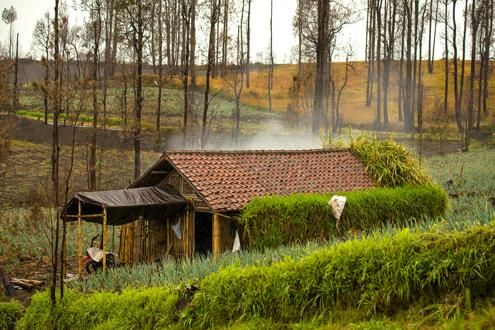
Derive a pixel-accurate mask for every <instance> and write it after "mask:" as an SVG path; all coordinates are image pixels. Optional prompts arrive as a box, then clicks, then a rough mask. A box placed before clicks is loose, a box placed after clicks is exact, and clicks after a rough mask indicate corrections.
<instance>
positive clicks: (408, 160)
mask: <svg viewBox="0 0 495 330" xmlns="http://www.w3.org/2000/svg"><path fill="white" fill-rule="evenodd" d="M351 150H352V151H353V152H354V153H355V154H356V155H358V156H359V158H360V159H361V160H362V161H363V163H364V164H365V165H366V169H367V170H368V172H369V173H370V174H371V176H372V177H373V178H374V179H375V181H376V182H377V183H378V185H380V186H382V187H401V186H404V185H424V184H430V183H431V182H432V180H431V178H430V177H429V176H428V175H426V174H425V172H424V170H423V168H422V167H421V164H420V163H419V160H418V159H417V158H416V157H415V156H414V155H413V154H412V153H411V152H410V151H409V150H408V149H407V148H406V147H405V146H403V145H401V144H398V143H395V142H394V141H392V140H391V139H388V140H378V139H377V138H376V137H375V138H365V137H360V138H358V139H357V140H354V141H352V142H351Z"/></svg>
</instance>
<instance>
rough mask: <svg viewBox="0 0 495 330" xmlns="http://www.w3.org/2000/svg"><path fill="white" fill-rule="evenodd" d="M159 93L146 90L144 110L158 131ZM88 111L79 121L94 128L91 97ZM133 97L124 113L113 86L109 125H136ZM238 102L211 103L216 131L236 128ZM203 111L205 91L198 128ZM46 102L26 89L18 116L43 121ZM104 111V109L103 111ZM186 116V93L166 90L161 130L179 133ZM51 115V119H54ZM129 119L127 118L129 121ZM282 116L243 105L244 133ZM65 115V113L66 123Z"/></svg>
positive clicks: (219, 98)
mask: <svg viewBox="0 0 495 330" xmlns="http://www.w3.org/2000/svg"><path fill="white" fill-rule="evenodd" d="M157 95H158V90H157V88H155V87H145V88H144V108H143V123H142V126H143V129H145V130H154V128H155V127H156V124H155V122H156V111H157V110H156V104H157ZM98 99H99V101H100V102H101V100H102V95H101V94H100V95H99V96H98ZM85 102H86V103H85V106H84V109H85V110H84V111H83V113H82V115H81V116H80V118H79V122H81V121H83V122H85V124H86V125H87V126H89V125H91V122H92V118H93V114H92V103H91V97H89V95H88V97H87V98H86V100H85ZM133 102H134V98H133V94H132V91H128V95H127V115H126V114H125V112H123V109H124V108H123V106H122V104H123V103H122V89H121V88H119V87H113V88H110V89H109V92H108V109H107V119H106V123H107V126H112V127H124V126H125V125H126V123H127V125H128V126H130V125H132V122H133V118H134V115H133ZM233 108H234V103H233V102H232V100H231V99H230V96H229V95H223V94H220V95H215V96H214V97H213V98H212V100H211V103H210V108H209V114H208V124H209V125H210V126H209V127H210V129H211V130H212V131H223V130H225V129H229V128H231V127H232V111H233ZM202 109H203V95H202V93H201V91H199V92H198V93H196V95H195V101H194V104H193V106H192V117H191V118H190V119H189V120H190V122H192V124H193V125H194V126H195V127H200V126H201V120H202V119H201V118H202V117H201V116H202V112H201V111H202ZM43 111H44V110H43V100H42V98H41V94H40V93H39V92H37V91H35V90H34V89H32V88H28V89H25V90H23V91H22V92H21V107H20V109H19V110H17V112H16V113H17V114H19V115H21V116H25V117H28V118H32V119H37V120H41V119H42V118H43V116H44V114H43ZM101 111H102V110H101V109H100V112H101ZM182 113H183V93H182V90H180V89H176V88H175V87H174V86H171V88H165V89H164V90H163V94H162V112H161V117H162V118H161V129H162V131H163V132H165V133H166V132H177V131H178V130H179V128H180V127H181V125H182ZM51 117H52V116H51V115H49V120H51ZM126 117H127V119H126ZM281 117H282V116H281V115H280V114H279V113H273V114H269V113H267V112H265V111H261V110H260V109H258V108H257V107H253V106H250V105H243V107H242V116H241V130H242V132H243V133H251V132H253V131H260V130H263V129H264V128H265V127H266V125H267V124H268V123H269V122H270V121H272V120H280V119H281ZM64 118H65V115H64V114H62V120H63V119H64ZM99 120H100V121H99V123H100V124H99V125H100V126H102V125H103V113H100V117H99Z"/></svg>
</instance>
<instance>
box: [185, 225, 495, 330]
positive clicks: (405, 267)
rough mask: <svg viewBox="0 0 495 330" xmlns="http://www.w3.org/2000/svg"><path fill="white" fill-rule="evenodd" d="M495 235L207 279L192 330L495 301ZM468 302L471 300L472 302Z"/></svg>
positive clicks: (190, 313)
mask: <svg viewBox="0 0 495 330" xmlns="http://www.w3.org/2000/svg"><path fill="white" fill-rule="evenodd" d="M494 269H495V227H494V226H493V225H489V226H480V227H473V228H471V229H469V230H466V231H463V232H453V233H447V234H445V233H437V232H425V233H413V232H410V231H409V230H407V229H406V230H403V231H401V232H399V233H397V234H394V235H385V236H382V237H369V238H365V239H361V240H352V241H347V242H345V243H342V244H338V245H335V246H333V247H330V248H327V249H322V250H321V251H317V252H315V253H313V254H311V255H309V256H308V257H305V258H302V259H300V260H297V261H294V260H290V259H288V260H285V261H282V262H279V263H276V264H274V265H272V266H253V267H246V268H239V267H235V266H234V267H229V268H227V269H225V270H222V271H220V272H218V273H214V274H212V275H210V276H208V277H207V278H205V279H204V280H203V281H202V282H201V283H200V284H199V285H200V290H199V291H198V292H197V293H196V295H195V296H194V299H193V301H192V303H191V305H190V306H189V307H188V309H187V310H186V311H185V312H184V313H183V314H184V315H185V317H184V320H183V322H184V324H185V325H187V326H191V327H219V326H222V325H225V324H232V323H235V322H246V321H249V320H253V319H259V318H262V319H269V320H271V321H274V322H281V323H285V324H290V323H292V322H297V321H299V320H302V319H312V318H314V317H316V316H317V315H322V314H325V313H329V312H331V311H332V310H335V309H340V310H350V309H355V310H357V311H360V312H361V313H364V314H365V315H366V314H367V315H378V314H385V315H393V314H394V313H398V312H400V311H401V310H404V309H407V308H408V307H410V306H412V305H414V304H418V303H421V305H422V306H428V305H431V304H434V303H438V302H440V301H442V300H443V299H445V298H446V297H447V296H454V297H455V296H463V294H464V293H466V292H469V293H470V297H471V298H472V299H473V300H472V301H473V302H474V301H476V299H477V298H480V297H483V296H486V295H491V294H493V289H494V287H493V281H494V280H495V271H494ZM466 300H467V299H466Z"/></svg>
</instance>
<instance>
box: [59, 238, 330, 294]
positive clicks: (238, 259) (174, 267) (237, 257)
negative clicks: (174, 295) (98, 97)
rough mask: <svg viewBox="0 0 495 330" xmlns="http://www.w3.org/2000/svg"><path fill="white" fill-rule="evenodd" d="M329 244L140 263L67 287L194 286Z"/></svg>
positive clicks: (116, 288)
mask: <svg viewBox="0 0 495 330" xmlns="http://www.w3.org/2000/svg"><path fill="white" fill-rule="evenodd" d="M330 244H331V242H327V243H311V242H310V243H307V244H306V245H294V246H282V247H279V248H277V249H266V250H265V251H263V252H261V251H257V250H252V251H246V250H243V251H240V252H238V253H230V252H227V253H225V254H223V255H221V256H219V257H217V258H216V259H213V257H211V256H207V257H204V256H197V257H195V258H194V259H192V260H190V261H188V260H177V261H175V260H173V259H164V260H163V261H162V262H160V263H157V264H140V265H134V266H131V267H122V268H115V269H110V270H109V271H108V272H107V273H106V274H104V273H97V274H94V275H92V276H91V277H89V278H87V279H84V280H82V281H72V282H70V283H68V285H69V286H70V287H71V288H73V289H77V290H79V291H82V292H93V291H100V290H109V291H118V290H121V289H123V288H129V287H131V288H143V287H155V286H164V285H178V284H180V283H195V282H197V281H200V280H202V279H203V278H205V277H206V276H208V275H210V274H211V273H214V272H217V271H219V270H221V269H224V268H226V267H228V266H232V265H238V266H240V267H243V266H248V265H271V264H272V263H274V262H278V261H281V260H284V259H285V258H292V259H299V258H302V257H304V256H307V255H308V254H310V253H312V252H314V251H315V250H317V249H319V248H322V247H323V246H327V245H330Z"/></svg>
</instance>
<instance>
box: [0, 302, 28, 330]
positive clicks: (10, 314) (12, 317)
mask: <svg viewBox="0 0 495 330" xmlns="http://www.w3.org/2000/svg"><path fill="white" fill-rule="evenodd" d="M22 314H23V308H22V306H21V304H20V303H18V302H17V301H5V302H4V301H0V329H6V330H9V329H14V327H15V324H16V322H17V321H18V320H19V319H20V318H21V317H22Z"/></svg>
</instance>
